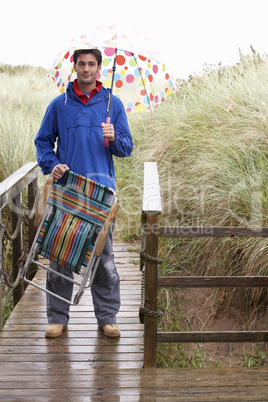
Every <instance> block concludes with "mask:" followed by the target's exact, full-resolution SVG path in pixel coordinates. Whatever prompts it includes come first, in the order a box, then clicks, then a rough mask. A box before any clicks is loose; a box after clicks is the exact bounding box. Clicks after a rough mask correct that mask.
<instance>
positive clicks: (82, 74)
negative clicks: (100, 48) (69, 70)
mask: <svg viewBox="0 0 268 402" xmlns="http://www.w3.org/2000/svg"><path fill="white" fill-rule="evenodd" d="M74 70H75V71H76V74H77V82H78V85H79V84H82V85H92V84H95V81H96V79H97V74H98V72H99V71H100V70H101V66H98V63H97V59H96V57H95V56H94V54H91V53H89V54H83V53H82V54H80V55H79V56H78V59H77V63H76V64H74Z"/></svg>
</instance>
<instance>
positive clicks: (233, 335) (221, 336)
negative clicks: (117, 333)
mask: <svg viewBox="0 0 268 402" xmlns="http://www.w3.org/2000/svg"><path fill="white" fill-rule="evenodd" d="M267 341H268V331H247V332H246V331H218V332H216V331H211V332H209V331H208V332H201V331H199V332H198V331H195V332H191V331H189V332H158V333H157V342H159V343H161V342H162V343H173V342H188V343H196V342H202V343H206V342H208V343H212V342H221V343H230V342H236V343H239V342H241V343H244V342H267Z"/></svg>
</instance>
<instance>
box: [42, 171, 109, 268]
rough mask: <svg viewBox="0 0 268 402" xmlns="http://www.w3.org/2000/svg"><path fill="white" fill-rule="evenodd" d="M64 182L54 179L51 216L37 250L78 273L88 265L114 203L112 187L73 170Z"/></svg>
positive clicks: (43, 228) (48, 202)
mask: <svg viewBox="0 0 268 402" xmlns="http://www.w3.org/2000/svg"><path fill="white" fill-rule="evenodd" d="M65 176H67V177H66V179H65V184H64V185H61V184H58V183H54V184H53V187H52V190H51V192H50V196H49V198H48V201H47V204H48V216H47V217H46V219H45V221H44V223H43V226H42V228H41V230H40V233H39V237H38V240H37V243H38V244H39V246H38V253H39V254H41V255H43V256H44V257H46V258H48V259H50V260H51V261H54V262H56V263H57V264H59V265H61V266H63V267H65V268H67V269H69V270H71V271H73V272H76V273H79V272H80V269H81V267H82V266H84V267H86V266H87V264H88V262H89V260H90V256H91V254H92V251H93V248H94V244H95V241H96V238H97V236H98V233H99V231H100V230H101V228H102V226H103V225H104V222H105V220H106V217H107V215H108V213H109V211H110V208H111V206H110V205H108V204H106V203H105V201H106V199H107V195H108V194H109V193H112V192H111V190H110V189H109V188H107V187H105V186H103V185H101V184H99V183H96V182H93V181H92V180H89V179H86V178H85V177H83V176H80V175H77V174H76V173H73V172H70V171H69V172H68V173H67V174H66V175H65Z"/></svg>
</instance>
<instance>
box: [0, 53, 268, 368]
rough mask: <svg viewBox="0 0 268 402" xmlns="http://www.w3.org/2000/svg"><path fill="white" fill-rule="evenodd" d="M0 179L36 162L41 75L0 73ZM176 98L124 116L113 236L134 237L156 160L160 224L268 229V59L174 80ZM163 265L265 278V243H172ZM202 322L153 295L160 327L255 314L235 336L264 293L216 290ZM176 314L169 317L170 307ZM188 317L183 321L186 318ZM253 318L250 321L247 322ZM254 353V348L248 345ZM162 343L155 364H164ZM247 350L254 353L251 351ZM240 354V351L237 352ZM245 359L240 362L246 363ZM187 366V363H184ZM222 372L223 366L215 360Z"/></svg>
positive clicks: (177, 299)
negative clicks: (129, 144)
mask: <svg viewBox="0 0 268 402" xmlns="http://www.w3.org/2000/svg"><path fill="white" fill-rule="evenodd" d="M0 75H1V77H0V78H1V82H2V86H1V97H0V102H1V108H0V110H1V112H0V141H1V144H2V147H1V149H0V166H1V172H0V180H3V179H4V178H5V177H7V176H9V175H10V174H11V173H12V172H14V171H15V170H16V169H18V168H19V167H20V166H22V165H23V164H24V163H26V162H28V161H30V160H35V149H34V145H33V138H34V136H35V134H36V132H37V130H38V128H39V126H40V122H41V119H42V117H43V114H44V111H45V108H46V106H47V104H48V102H49V100H50V99H52V98H54V96H55V95H57V94H58V90H57V88H55V87H54V83H53V82H52V80H51V82H50V80H48V79H47V78H46V75H47V73H46V71H44V70H42V69H36V68H31V67H27V66H23V67H21V68H12V67H10V66H0ZM177 85H178V92H177V94H176V95H173V96H172V97H170V98H169V99H168V100H166V101H165V102H164V103H163V104H162V105H161V106H159V107H158V108H157V109H156V111H155V112H154V114H153V115H152V116H151V115H147V114H133V115H129V123H130V127H131V131H132V135H133V138H134V145H135V146H134V151H133V154H132V155H131V157H130V158H128V159H117V160H116V161H115V163H116V173H117V186H118V188H117V193H118V197H119V200H120V205H121V210H120V214H119V217H118V224H117V229H116V235H117V236H119V235H120V236H122V237H123V238H124V240H137V239H140V236H141V230H140V212H141V208H142V182H143V164H144V162H145V161H156V162H157V163H158V170H159V176H160V185H161V195H162V204H163V214H162V216H161V222H160V223H161V224H164V225H199V226H210V225H214V226H228V225H232V226H267V223H268V202H267V201H268V192H267V188H268V170H267V160H268V141H267V140H268V135H267V133H268V96H267V94H268V59H267V58H266V57H264V58H261V57H260V56H259V55H258V54H257V53H256V52H255V51H254V49H252V55H251V56H243V55H241V57H240V62H239V63H238V64H237V65H234V66H229V67H223V66H221V65H219V66H217V68H206V69H205V70H204V71H203V74H202V75H201V76H198V75H195V76H191V77H189V79H188V80H187V81H184V80H178V82H177ZM160 248H161V257H162V258H163V260H164V264H163V265H161V266H159V270H161V272H160V273H161V275H168V274H172V275H176V274H189V273H194V274H196V275H198V274H210V275H237V274H239V275H267V263H266V261H267V241H266V239H258V238H254V239H252V238H251V239H244V238H243V239H232V240H229V239H223V240H218V239H217V240H211V239H198V240H192V241H190V240H189V239H180V240H176V241H175V240H174V239H173V240H163V241H161V243H160ZM201 296H202V297H201V299H202V303H204V304H206V300H208V299H209V300H210V301H212V303H211V305H210V307H206V312H207V314H208V317H207V318H205V317H203V316H202V318H200V319H199V321H197V320H196V318H195V319H194V317H196V312H197V311H200V303H201V301H200V300H201V299H200V298H198V297H196V296H193V297H194V303H195V304H194V307H192V309H191V310H190V311H189V309H188V306H187V303H186V299H187V296H185V295H183V296H181V295H178V294H177V293H176V292H175V293H170V292H166V291H165V292H162V293H160V295H159V305H160V308H161V309H163V310H165V316H164V319H163V320H162V321H161V322H160V323H159V325H160V327H161V328H162V329H164V330H172V329H173V330H178V329H179V327H178V326H180V327H183V328H184V329H185V330H189V329H191V328H193V327H195V328H196V329H197V328H201V327H202V328H203V327H204V326H205V325H207V324H208V323H209V322H210V320H211V319H212V318H213V317H215V315H216V314H217V312H219V311H220V310H221V308H222V307H223V306H226V305H228V307H229V308H230V309H235V308H236V307H235V306H234V305H233V304H232V300H233V299H234V300H240V301H241V300H242V302H241V303H242V305H244V304H245V302H247V305H249V306H250V307H251V309H252V308H253V309H252V310H253V315H254V316H252V315H251V316H248V317H247V319H246V320H245V319H241V320H240V321H239V322H236V326H237V327H236V329H238V328H240V329H241V328H242V329H247V330H248V329H252V326H253V323H255V322H256V319H257V318H256V317H257V316H259V315H261V316H262V315H264V314H266V310H267V293H266V291H264V290H263V289H258V288H256V289H254V288H253V289H251V290H249V289H247V290H245V291H237V290H230V291H228V292H226V291H225V292H223V291H215V292H214V293H213V294H212V293H210V294H202V295H201ZM174 306H175V307H176V309H175V310H176V311H175V313H171V310H170V308H171V307H174ZM186 310H187V311H188V317H186ZM252 317H253V319H252ZM254 348H255V346H254ZM254 348H253V350H254V352H252V355H250V353H251V352H250V353H249V354H247V353H246V352H245V350H243V351H240V356H241V359H242V360H241V361H242V363H241V364H244V365H253V364H256V365H259V364H261V362H263V361H264V357H263V355H262V353H263V352H262V351H261V346H260V345H259V346H258V347H257V349H256V348H255V349H254ZM164 349H165V348H164V347H162V346H161V345H160V348H159V351H158V360H159V364H160V365H167V358H163V357H162V356H163V355H164V353H163V351H164ZM251 351H252V349H251ZM245 353H246V354H245ZM165 354H167V355H168V356H169V358H170V356H172V361H173V363H172V364H173V365H174V366H176V365H177V366H181V367H184V366H185V365H192V366H194V367H201V366H202V367H203V366H204V365H209V364H210V363H209V357H208V356H207V350H205V349H204V348H203V347H202V346H200V347H199V346H197V347H195V348H190V349H187V348H184V347H182V346H181V345H176V346H174V345H169V347H168V350H167V348H166V349H165ZM245 356H247V357H245ZM186 362H188V363H186ZM214 364H215V365H221V364H222V359H221V358H220V357H218V359H216V360H214Z"/></svg>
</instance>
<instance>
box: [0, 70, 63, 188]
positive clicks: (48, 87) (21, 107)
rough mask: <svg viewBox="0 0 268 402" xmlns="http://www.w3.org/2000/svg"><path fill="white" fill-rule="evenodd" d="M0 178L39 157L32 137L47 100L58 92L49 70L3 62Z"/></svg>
mask: <svg viewBox="0 0 268 402" xmlns="http://www.w3.org/2000/svg"><path fill="white" fill-rule="evenodd" d="M0 80H1V87H0V143H1V147H0V166H1V168H0V181H2V180H4V179H5V178H6V177H8V176H9V175H11V174H12V173H13V172H14V171H16V170H17V169H19V168H20V167H21V166H23V165H24V164H25V163H27V162H29V161H34V160H36V154H35V148H34V143H33V139H34V136H35V134H36V133H37V131H38V129H39V126H40V123H41V121H42V118H43V115H44V112H45V109H46V106H47V104H48V102H49V101H50V100H51V99H52V98H53V97H54V96H55V95H56V94H58V91H57V88H55V85H53V82H52V80H51V82H50V80H48V79H47V71H46V70H44V69H42V68H34V67H30V66H18V67H12V66H7V65H0Z"/></svg>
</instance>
